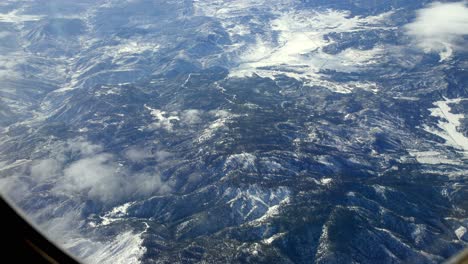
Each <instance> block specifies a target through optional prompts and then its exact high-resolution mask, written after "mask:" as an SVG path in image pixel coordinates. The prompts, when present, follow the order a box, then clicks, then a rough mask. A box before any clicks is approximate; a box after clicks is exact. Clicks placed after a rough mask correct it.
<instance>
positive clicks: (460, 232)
mask: <svg viewBox="0 0 468 264" xmlns="http://www.w3.org/2000/svg"><path fill="white" fill-rule="evenodd" d="M466 231H467V230H466V227H464V226H460V227H459V228H457V230H455V235H456V236H457V237H458V239H460V240H461V239H462V237H463V236H464V235H465V234H466Z"/></svg>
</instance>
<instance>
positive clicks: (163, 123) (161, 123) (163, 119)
mask: <svg viewBox="0 0 468 264" xmlns="http://www.w3.org/2000/svg"><path fill="white" fill-rule="evenodd" d="M144 107H145V108H146V109H147V110H149V111H150V114H151V115H152V116H153V119H154V122H153V123H152V124H151V125H150V126H149V128H150V129H159V128H162V129H165V130H167V131H172V127H173V123H172V120H180V118H179V117H178V116H177V115H171V114H173V113H167V112H165V111H162V110H159V109H155V108H151V107H149V106H147V105H146V104H145V105H144Z"/></svg>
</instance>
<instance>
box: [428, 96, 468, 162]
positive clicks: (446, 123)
mask: <svg viewBox="0 0 468 264" xmlns="http://www.w3.org/2000/svg"><path fill="white" fill-rule="evenodd" d="M462 100H466V99H447V98H444V100H442V101H437V102H435V103H434V105H435V106H436V107H435V108H430V109H429V110H430V111H431V116H435V117H438V118H439V122H438V123H437V128H434V127H430V126H428V125H425V126H424V130H426V131H427V132H429V133H432V134H434V135H437V136H439V137H441V138H443V139H445V144H446V145H448V146H451V147H454V148H455V149H457V150H459V151H460V152H462V153H463V154H464V155H465V156H466V157H468V138H467V137H466V136H465V135H463V133H461V132H460V131H458V129H457V128H458V127H459V126H460V125H461V123H460V120H461V119H463V118H465V115H464V114H454V113H452V112H451V107H450V106H449V105H450V104H457V103H460V102H461V101H462Z"/></svg>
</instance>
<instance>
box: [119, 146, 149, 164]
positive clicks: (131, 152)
mask: <svg viewBox="0 0 468 264" xmlns="http://www.w3.org/2000/svg"><path fill="white" fill-rule="evenodd" d="M125 157H127V159H129V160H131V161H133V162H142V161H143V160H145V159H148V158H151V157H152V155H151V151H150V150H149V149H141V148H137V147H131V148H129V149H127V150H126V151H125Z"/></svg>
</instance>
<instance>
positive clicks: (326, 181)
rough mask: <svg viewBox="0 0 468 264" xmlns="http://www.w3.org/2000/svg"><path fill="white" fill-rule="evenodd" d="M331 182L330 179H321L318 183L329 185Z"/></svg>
mask: <svg viewBox="0 0 468 264" xmlns="http://www.w3.org/2000/svg"><path fill="white" fill-rule="evenodd" d="M332 181H333V179H332V178H323V179H320V183H321V184H322V185H327V184H330V183H331V182H332Z"/></svg>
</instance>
